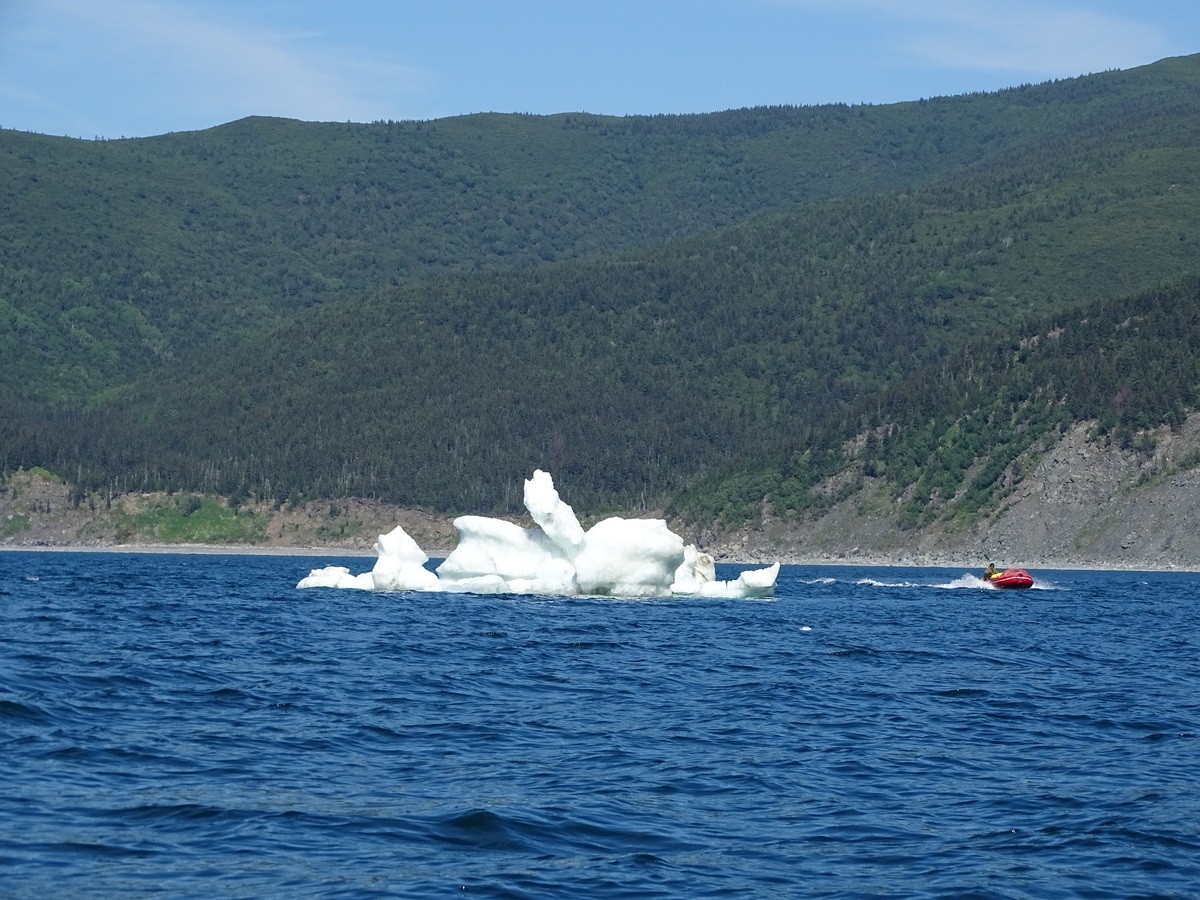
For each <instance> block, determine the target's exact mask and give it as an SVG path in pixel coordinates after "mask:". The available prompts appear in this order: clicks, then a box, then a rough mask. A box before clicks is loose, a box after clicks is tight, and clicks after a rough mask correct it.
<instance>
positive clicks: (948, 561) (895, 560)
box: [0, 544, 1200, 573]
mask: <svg viewBox="0 0 1200 900" xmlns="http://www.w3.org/2000/svg"><path fill="white" fill-rule="evenodd" d="M5 551H8V552H27V553H162V554H200V555H207V556H308V557H334V558H344V559H362V560H374V559H375V552H374V550H373V549H372V548H361V549H357V548H352V547H282V546H252V545H247V544H228V545H224V544H94V545H93V544H53V545H52V544H41V545H28V546H21V545H13V544H0V552H5ZM709 552H712V551H709ZM713 555H714V557H715V558H716V560H717V562H718V563H719V564H728V565H763V564H770V563H772V562H779V563H781V564H783V565H790V566H829V567H836V566H846V567H853V568H880V569H962V570H964V571H965V572H967V573H974V572H975V571H976V570H979V569H982V568H983V566H984V565H985V562H974V563H970V562H964V561H962V560H956V559H952V558H928V559H913V558H911V557H907V556H898V557H892V556H883V555H868V554H862V555H858V554H856V555H854V556H847V557H844V558H843V557H836V558H834V557H830V556H796V555H792V554H788V553H781V554H779V556H778V557H776V558H774V559H748V560H741V559H736V558H733V557H732V556H727V555H725V554H722V553H714V554H713ZM430 556H431V558H435V559H436V558H439V557H444V556H445V554H444V553H431V554H430ZM1011 565H1014V566H1019V567H1021V568H1024V569H1029V570H1031V571H1033V572H1037V571H1039V570H1041V571H1056V570H1057V571H1093V572H1164V573H1166V572H1180V573H1188V572H1200V566H1174V565H1170V566H1154V565H1148V564H1145V565H1142V564H1136V563H1127V562H1125V563H1116V564H1106V563H1097V562H1094V561H1087V562H1080V563H1070V562H1059V561H1054V562H1020V561H1013V562H1012V563H1011Z"/></svg>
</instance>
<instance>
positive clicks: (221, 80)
mask: <svg viewBox="0 0 1200 900" xmlns="http://www.w3.org/2000/svg"><path fill="white" fill-rule="evenodd" d="M43 9H44V10H45V11H46V13H47V14H48V16H49V17H52V18H53V26H52V27H53V31H54V33H55V38H54V39H55V40H56V41H60V42H62V43H64V44H67V45H68V46H72V47H76V48H78V50H77V51H76V52H78V53H81V54H83V55H84V56H85V57H91V58H98V57H105V58H106V59H105V64H104V65H96V66H95V69H94V70H95V71H107V70H111V69H112V68H113V63H112V58H113V57H116V58H118V59H119V64H118V65H117V66H116V67H115V68H116V74H115V75H114V76H113V77H114V81H115V82H116V83H115V84H114V90H119V89H120V82H121V79H122V78H126V79H128V80H130V81H133V80H135V79H136V80H137V81H138V83H139V91H142V92H144V91H145V90H146V88H147V82H148V81H150V82H151V84H150V85H149V87H150V88H151V89H152V90H151V93H150V95H149V97H150V99H149V101H148V102H151V103H157V104H162V105H166V104H177V105H178V106H179V108H180V109H187V110H189V111H190V113H191V114H192V116H193V118H206V119H207V120H208V124H216V123H217V122H219V121H225V120H226V119H227V118H229V117H230V113H231V111H233V116H234V117H236V116H241V115H250V114H263V115H279V116H291V117H295V118H300V119H306V120H318V121H319V120H326V121H329V120H333V121H343V120H347V119H352V120H355V121H365V120H369V119H372V118H386V117H389V116H390V115H394V114H395V110H396V108H397V104H396V103H395V101H394V98H396V97H400V96H403V95H404V94H406V93H409V92H412V91H414V90H416V89H418V88H419V87H420V85H421V84H422V82H423V81H424V76H423V75H422V73H420V72H419V71H418V70H416V69H414V68H411V67H406V66H403V65H399V64H397V63H395V62H392V61H389V60H385V59H378V58H372V57H371V56H370V55H369V54H367V53H365V52H363V51H362V50H360V49H357V48H344V49H341V50H338V49H332V50H331V49H328V48H323V49H315V46H316V41H315V40H314V39H313V38H314V37H315V36H311V35H303V34H296V33H287V32H283V31H272V30H269V29H265V28H262V27H260V26H253V25H250V24H235V23H231V22H230V21H228V20H222V21H216V20H214V19H211V18H205V17H203V16H200V15H198V14H196V13H194V12H191V11H189V10H188V9H186V8H184V7H183V6H181V5H179V4H174V3H169V2H162V0H158V2H150V0H45V5H44V7H43ZM46 22H47V20H45V19H43V20H41V24H40V28H41V29H43V30H45V29H46V28H47V27H48V25H47V24H46ZM76 65H77V66H78V68H79V70H80V71H86V70H87V66H86V65H85V64H84V61H83V60H81V61H79V62H77V63H76ZM147 73H152V75H151V76H150V78H147ZM143 102H146V101H145V100H144V99H143ZM210 117H217V118H216V119H212V118H210Z"/></svg>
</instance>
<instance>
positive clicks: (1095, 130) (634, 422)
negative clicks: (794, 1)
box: [0, 57, 1200, 523]
mask: <svg viewBox="0 0 1200 900" xmlns="http://www.w3.org/2000/svg"><path fill="white" fill-rule="evenodd" d="M1198 88H1200V58H1198V57H1188V58H1184V59H1176V60H1167V61H1164V62H1163V63H1159V64H1157V65H1155V66H1151V67H1147V68H1145V69H1140V70H1134V71H1131V72H1113V73H1105V74H1103V75H1097V76H1089V77H1087V78H1082V79H1075V80H1071V81H1066V82H1057V83H1052V84H1046V85H1039V86H1029V87H1023V88H1019V89H1014V90H1010V91H1003V92H999V93H996V94H986V95H972V96H969V97H958V98H944V99H939V100H931V101H921V102H913V103H909V104H899V105H896V106H886V107H853V108H850V107H818V108H804V109H796V108H772V109H756V110H738V111H732V112H729V113H722V114H714V115H711V116H687V117H654V118H628V119H603V118H597V117H592V116H586V115H576V116H558V117H544V118H539V117H522V116H516V117H514V116H472V117H465V118H462V119H453V120H443V121H440V122H434V123H376V124H374V125H349V124H347V125H312V124H305V123H297V122H283V121H277V120H246V121H243V122H238V123H233V124H231V125H229V126H224V127H222V128H219V129H214V130H212V131H210V132H199V133H193V134H179V135H167V136H163V137H161V138H153V139H145V140H138V141H119V142H112V141H110V142H79V141H70V140H67V139H54V138H46V137H41V136H36V135H23V134H16V133H13V132H0V158H4V159H6V160H7V163H6V166H5V167H4V168H3V170H0V172H2V174H0V185H3V187H0V191H3V192H4V193H3V194H2V195H0V196H2V197H3V199H2V201H0V202H2V203H3V204H4V209H5V211H6V213H7V215H5V216H4V217H3V220H2V221H0V230H2V231H3V235H2V237H3V240H2V242H0V351H2V355H0V360H3V361H2V362H0V382H2V384H3V386H4V390H5V392H6V394H7V397H8V399H7V400H6V401H4V402H5V404H6V407H5V412H4V416H3V421H2V424H0V428H2V429H3V430H2V431H0V446H2V447H3V452H4V459H5V468H6V470H12V469H14V468H16V467H18V466H26V467H29V466H33V465H42V466H45V467H47V468H49V469H52V470H54V471H56V472H59V473H60V474H62V475H63V476H64V477H66V478H68V479H70V480H72V481H73V482H75V483H77V484H78V485H79V487H80V489H81V490H97V489H98V490H108V491H121V490H132V489H148V488H164V489H181V490H182V489H186V490H200V491H206V492H214V493H222V494H226V495H231V496H242V497H244V496H248V495H253V496H257V497H274V498H278V499H287V498H300V497H337V496H349V495H361V496H374V497H380V498H383V499H387V500H391V501H394V502H403V503H410V504H416V505H424V506H428V507H431V508H436V509H443V510H460V511H461V510H470V511H504V510H507V509H512V508H514V507H515V506H518V505H519V502H520V491H519V489H520V481H521V479H522V478H524V477H526V476H527V475H528V473H529V472H530V471H531V470H532V469H533V468H534V467H536V466H541V467H544V468H548V469H549V470H550V471H552V472H553V473H554V474H555V476H556V479H558V480H559V481H560V482H561V483H562V484H563V485H564V492H565V493H567V494H568V495H569V496H570V497H572V498H573V500H575V501H576V502H579V503H580V504H586V505H587V506H588V507H589V508H605V507H609V508H612V507H623V508H629V507H637V506H642V505H649V506H661V505H662V504H664V503H667V502H668V501H669V500H670V498H671V497H676V498H677V500H676V505H675V509H676V511H677V512H678V513H679V514H680V515H686V516H695V517H702V516H711V517H724V518H726V519H736V518H738V517H745V516H751V515H754V514H755V513H756V510H760V509H761V506H762V501H763V499H764V498H766V499H767V500H768V502H769V503H771V504H772V505H773V507H774V508H776V509H778V510H784V511H790V512H791V513H793V514H796V515H801V514H804V513H805V512H806V511H809V510H811V509H813V508H814V506H819V505H820V504H821V503H822V502H825V501H827V500H828V498H829V496H830V491H829V488H828V479H829V478H830V477H831V476H833V475H834V474H836V473H837V472H839V471H850V472H851V473H852V474H853V472H857V473H858V474H859V475H861V476H864V477H887V478H889V479H891V480H892V481H893V483H894V484H895V489H896V492H897V496H899V497H901V498H902V501H903V503H904V504H906V505H904V507H903V508H904V512H903V514H904V516H905V517H906V518H907V520H908V521H911V522H913V523H920V522H922V521H927V520H928V519H929V518H930V517H932V516H940V515H949V514H951V513H952V512H953V514H962V515H969V514H970V511H971V510H972V509H978V508H979V507H980V505H981V503H983V502H984V499H983V498H986V497H988V496H992V495H993V494H994V491H995V490H997V489H998V488H997V487H996V485H997V484H1001V485H1002V484H1003V481H1004V479H1005V478H1006V477H1007V478H1011V477H1012V471H1013V470H1012V464H1013V463H1014V461H1015V460H1018V459H1019V458H1020V457H1021V456H1022V454H1026V453H1028V452H1029V451H1030V450H1031V448H1033V447H1034V446H1035V444H1036V440H1035V439H1036V438H1038V437H1040V436H1044V435H1045V434H1047V433H1048V429H1051V428H1054V427H1058V426H1060V425H1061V424H1062V423H1063V422H1064V421H1065V420H1066V418H1069V417H1070V416H1077V417H1080V416H1085V415H1086V416H1092V417H1095V418H1098V419H1100V420H1102V422H1103V423H1104V424H1103V426H1102V427H1103V428H1105V429H1109V430H1110V431H1111V433H1112V434H1113V435H1114V436H1115V437H1116V438H1117V439H1119V440H1133V437H1132V435H1133V434H1134V432H1135V431H1136V429H1137V428H1141V427H1144V426H1145V425H1152V424H1158V423H1159V422H1164V421H1166V422H1171V421H1176V420H1177V419H1178V417H1179V415H1180V413H1181V411H1186V410H1189V409H1191V408H1193V407H1194V406H1195V404H1196V395H1195V388H1196V384H1197V380H1196V378H1195V375H1194V372H1193V371H1192V369H1189V368H1186V367H1180V368H1178V371H1179V372H1181V373H1183V374H1181V375H1179V376H1178V377H1176V378H1175V379H1174V381H1172V382H1171V387H1170V390H1169V391H1167V392H1166V393H1164V394H1162V395H1160V396H1158V397H1153V398H1152V397H1151V393H1152V392H1150V391H1146V390H1141V389H1139V388H1138V387H1137V384H1139V383H1141V382H1130V384H1129V385H1128V388H1129V389H1128V390H1126V389H1125V386H1124V385H1118V386H1117V387H1116V388H1115V389H1114V390H1112V391H1108V390H1107V388H1102V387H1100V386H1099V385H1101V384H1102V382H1099V381H1096V382H1095V383H1094V384H1092V385H1091V388H1090V393H1088V392H1086V391H1084V390H1083V389H1084V387H1085V386H1086V383H1087V381H1088V378H1089V377H1090V375H1091V373H1092V372H1093V369H1094V367H1093V366H1092V364H1091V363H1089V362H1088V361H1087V358H1086V356H1080V355H1079V353H1078V352H1075V351H1078V350H1079V348H1080V347H1084V348H1085V349H1086V347H1087V346H1088V345H1087V344H1086V341H1085V342H1084V343H1083V344H1080V343H1079V341H1078V340H1076V339H1075V338H1074V337H1072V338H1070V340H1068V341H1060V342H1059V343H1057V344H1054V346H1057V347H1068V346H1070V347H1072V348H1075V349H1074V350H1073V351H1072V352H1071V353H1065V355H1061V356H1045V357H1043V356H1037V355H1035V356H1029V354H1030V353H1031V352H1032V351H1031V350H1030V348H1031V347H1032V348H1040V347H1045V346H1047V345H1048V344H1049V343H1050V341H1049V339H1047V338H1045V337H1044V336H1045V335H1050V334H1055V335H1060V334H1070V335H1075V334H1083V335H1090V337H1089V338H1088V339H1089V340H1093V341H1094V342H1095V344H1096V346H1097V347H1100V346H1101V345H1102V344H1104V342H1105V341H1108V342H1109V344H1110V346H1108V349H1106V350H1105V353H1106V354H1108V355H1107V356H1106V357H1105V358H1106V359H1109V360H1111V359H1114V358H1118V357H1119V358H1120V359H1121V360H1122V362H1121V365H1120V369H1119V371H1120V372H1130V373H1132V372H1134V371H1135V370H1136V367H1137V366H1138V365H1142V364H1143V363H1146V362H1147V361H1148V360H1149V359H1153V358H1154V354H1153V353H1152V352H1151V351H1150V350H1149V349H1147V348H1148V346H1149V345H1146V344H1144V343H1143V344H1141V345H1138V346H1139V349H1138V350H1123V349H1122V347H1123V346H1124V345H1123V344H1122V343H1121V341H1122V340H1124V339H1125V338H1126V337H1127V336H1128V335H1130V334H1133V332H1130V331H1128V330H1126V331H1120V330H1114V329H1112V328H1108V330H1106V331H1102V332H1094V331H1088V329H1087V327H1084V326H1085V325H1086V324H1087V323H1096V322H1100V321H1108V319H1106V318H1104V317H1105V316H1108V317H1110V318H1111V316H1113V315H1116V313H1114V312H1112V310H1119V309H1121V308H1122V307H1121V306H1120V304H1132V306H1131V307H1130V308H1131V309H1136V310H1142V311H1140V312H1130V313H1129V316H1126V318H1129V317H1130V316H1133V317H1141V318H1138V319H1137V321H1139V322H1145V323H1147V324H1146V325H1144V326H1139V330H1138V331H1137V334H1138V335H1139V337H1138V340H1139V341H1143V342H1144V341H1146V340H1149V339H1150V338H1149V336H1150V335H1157V334H1161V333H1164V332H1167V331H1169V330H1170V328H1171V327H1172V325H1171V322H1172V321H1173V320H1172V318H1171V316H1170V309H1171V307H1172V304H1174V306H1176V307H1186V306H1189V305H1190V306H1191V307H1196V306H1197V303H1196V297H1195V291H1194V289H1193V288H1194V282H1192V281H1187V280H1185V281H1182V282H1177V283H1176V284H1177V286H1176V287H1172V288H1164V289H1163V292H1161V293H1158V294H1153V293H1152V294H1146V293H1145V291H1147V290H1150V289H1152V288H1155V287H1156V286H1158V285H1160V284H1162V283H1164V281H1165V280H1169V279H1179V278H1184V279H1186V278H1187V277H1188V276H1189V275H1191V274H1194V273H1195V272H1197V271H1198V270H1200V264H1198V263H1197V259H1198V254H1197V241H1200V203H1197V189H1198V187H1200V185H1198V183H1197V182H1198V178H1197V175H1196V173H1197V172H1200V90H1198ZM1180 285H1181V286H1180ZM1152 296H1156V297H1162V298H1168V299H1167V300H1164V301H1162V302H1159V303H1158V306H1155V302H1158V301H1153V302H1152V301H1150V300H1147V299H1146V298H1147V297H1152ZM1147 303H1148V304H1149V306H1148V307H1146V308H1145V309H1143V306H1144V305H1145V304H1147ZM1139 304H1140V305H1139ZM1122 321H1123V320H1122ZM1175 321H1176V326H1175V327H1177V328H1178V329H1179V335H1178V336H1177V344H1175V345H1172V346H1175V347H1176V349H1177V350H1178V354H1177V355H1178V356H1179V358H1180V359H1183V360H1186V359H1189V358H1190V357H1189V356H1188V353H1189V352H1190V351H1188V350H1187V349H1186V348H1188V347H1193V346H1194V345H1193V344H1189V343H1188V341H1189V340H1191V338H1189V337H1186V334H1189V333H1190V332H1189V331H1188V329H1191V328H1192V327H1193V326H1192V325H1190V324H1189V322H1190V319H1188V318H1187V317H1177V319H1176V320H1175ZM1088 327H1095V326H1088ZM1106 327H1107V326H1106ZM1040 336H1041V337H1040ZM1113 340H1115V341H1116V342H1117V343H1115V344H1114V343H1112V341H1113ZM1130 346H1133V345H1132V344H1131V345H1130ZM997 348H1000V349H999V350H997ZM1097 352H1098V351H1097ZM1173 352H1174V351H1173ZM1130 353H1132V354H1134V356H1135V357H1136V358H1134V359H1132V360H1126V359H1125V356H1123V355H1122V354H1126V355H1128V354H1130ZM1023 354H1024V355H1023ZM1014 358H1016V359H1018V360H1020V361H1022V362H1024V360H1025V359H1035V360H1043V359H1044V360H1046V361H1045V362H1043V363H1039V366H1041V367H1040V368H1037V367H1015V368H1014V366H1013V364H1012V360H1013V359H1014ZM1127 363H1128V365H1127ZM1014 372H1015V373H1016V374H1014ZM1018 375H1019V377H1018ZM1131 377H1132V376H1131ZM1139 377H1141V378H1148V379H1154V378H1157V377H1158V376H1157V374H1156V373H1154V372H1149V371H1147V372H1143V373H1142V375H1140V376H1139ZM1013 379H1015V380H1013ZM993 389H994V391H995V395H994V396H991V395H989V394H988V393H987V392H988V391H989V390H993ZM1168 394H1169V397H1168V399H1167V400H1165V401H1164V400H1163V397H1165V396H1167V395H1168ZM1085 395H1086V396H1087V397H1089V398H1090V399H1089V400H1088V401H1087V402H1084V401H1082V400H1079V399H1078V398H1080V397H1083V396H1085ZM1001 397H1003V398H1004V399H1003V401H1000V400H999V399H997V398H1001ZM1073 398H1074V399H1073ZM993 402H1003V403H1007V404H1009V405H1008V406H1003V407H997V406H994V405H989V404H992V403H993ZM972 404H973V405H972ZM1039 404H1040V405H1039ZM1106 404H1107V405H1106ZM1043 410H1044V411H1043ZM1022 416H1024V417H1025V418H1022ZM1027 420H1028V421H1027ZM1014 434H1019V435H1021V437H1020V438H1019V439H1017V438H1015V437H1013V435H1014ZM864 435H865V437H863V436H864ZM856 436H859V437H860V438H862V440H861V441H860V444H853V445H852V446H855V447H857V448H858V449H857V450H855V452H854V453H852V454H850V455H849V456H847V455H846V453H845V450H844V448H845V447H846V446H847V442H848V441H852V440H853V439H854V438H855V437H856ZM860 445H861V446H860ZM860 450H861V453H860V452H859V451H860ZM863 454H865V455H863ZM1006 473H1007V474H1006ZM989 479H990V480H989ZM854 484H855V481H854V477H850V478H847V479H845V480H844V482H843V483H842V485H841V487H839V488H838V489H839V490H843V491H844V490H852V489H853V486H854ZM972 492H973V493H972ZM989 492H991V493H989Z"/></svg>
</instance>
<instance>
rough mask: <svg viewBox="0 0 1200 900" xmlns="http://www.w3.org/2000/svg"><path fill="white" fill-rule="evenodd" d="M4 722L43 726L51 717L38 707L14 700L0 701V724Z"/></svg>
mask: <svg viewBox="0 0 1200 900" xmlns="http://www.w3.org/2000/svg"><path fill="white" fill-rule="evenodd" d="M6 721H7V722H33V723H36V724H45V723H48V722H50V721H51V717H50V714H49V713H48V712H46V710H44V709H42V708H41V707H40V706H30V705H28V704H25V703H18V702H17V701H16V700H0V722H6Z"/></svg>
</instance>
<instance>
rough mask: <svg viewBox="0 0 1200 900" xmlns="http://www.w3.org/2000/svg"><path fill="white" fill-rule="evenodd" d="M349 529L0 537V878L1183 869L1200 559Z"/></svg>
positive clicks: (678, 888)
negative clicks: (18, 541)
mask: <svg viewBox="0 0 1200 900" xmlns="http://www.w3.org/2000/svg"><path fill="white" fill-rule="evenodd" d="M346 563H347V561H346V560H337V559H325V558H315V557H268V556H208V555H182V554H180V555H174V554H170V555H143V554H99V553H24V552H6V553H0V617H2V618H0V622H2V631H0V895H2V896H5V897H37V898H46V897H63V896H67V897H70V896H89V897H90V896H119V897H138V896H170V897H190V896H196V897H200V896H203V897H215V896H231V897H260V896H323V897H343V896H344V897H371V896H380V897H392V896H396V897H438V896H449V895H455V896H484V897H638V898H642V897H788V896H806V897H807V896H814V897H841V896H844V897H861V896H877V897H914V896H954V897H962V896H975V897H1084V896H1086V897H1108V896H1111V897H1128V896H1145V895H1157V896H1180V897H1185V896H1197V895H1200V575H1190V574H1150V573H1129V572H1075V571H1072V572H1036V571H1035V572H1034V575H1035V576H1036V577H1038V578H1039V588H1040V589H1034V590H1031V591H1021V592H1014V591H996V590H982V589H980V588H979V587H978V583H977V582H976V581H975V579H974V578H972V577H969V576H966V575H965V573H964V572H962V571H960V570H946V569H883V568H876V569H872V568H865V567H864V568H856V567H843V568H836V567H799V566H789V567H784V569H783V571H782V572H781V575H780V580H779V585H778V590H777V595H776V597H775V599H773V600H767V601H757V600H676V599H668V600H651V601H621V600H601V599H561V598H559V599H555V598H543V597H523V596H459V595H421V594H392V595H389V594H373V593H362V592H357V591H336V590H309V591H298V590H296V589H295V587H294V586H295V583H296V582H297V581H298V580H299V579H300V578H301V577H302V576H304V575H305V574H307V573H308V571H309V570H310V569H312V568H317V567H319V566H323V565H327V564H340V565H345V564H346ZM355 563H356V564H358V565H359V568H356V569H355V570H356V571H359V570H366V569H368V568H369V567H370V561H369V560H362V561H355ZM352 568H354V565H352ZM736 571H737V568H736V567H729V566H723V567H721V577H726V578H727V577H731V576H732V575H733V574H734V573H736Z"/></svg>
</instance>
